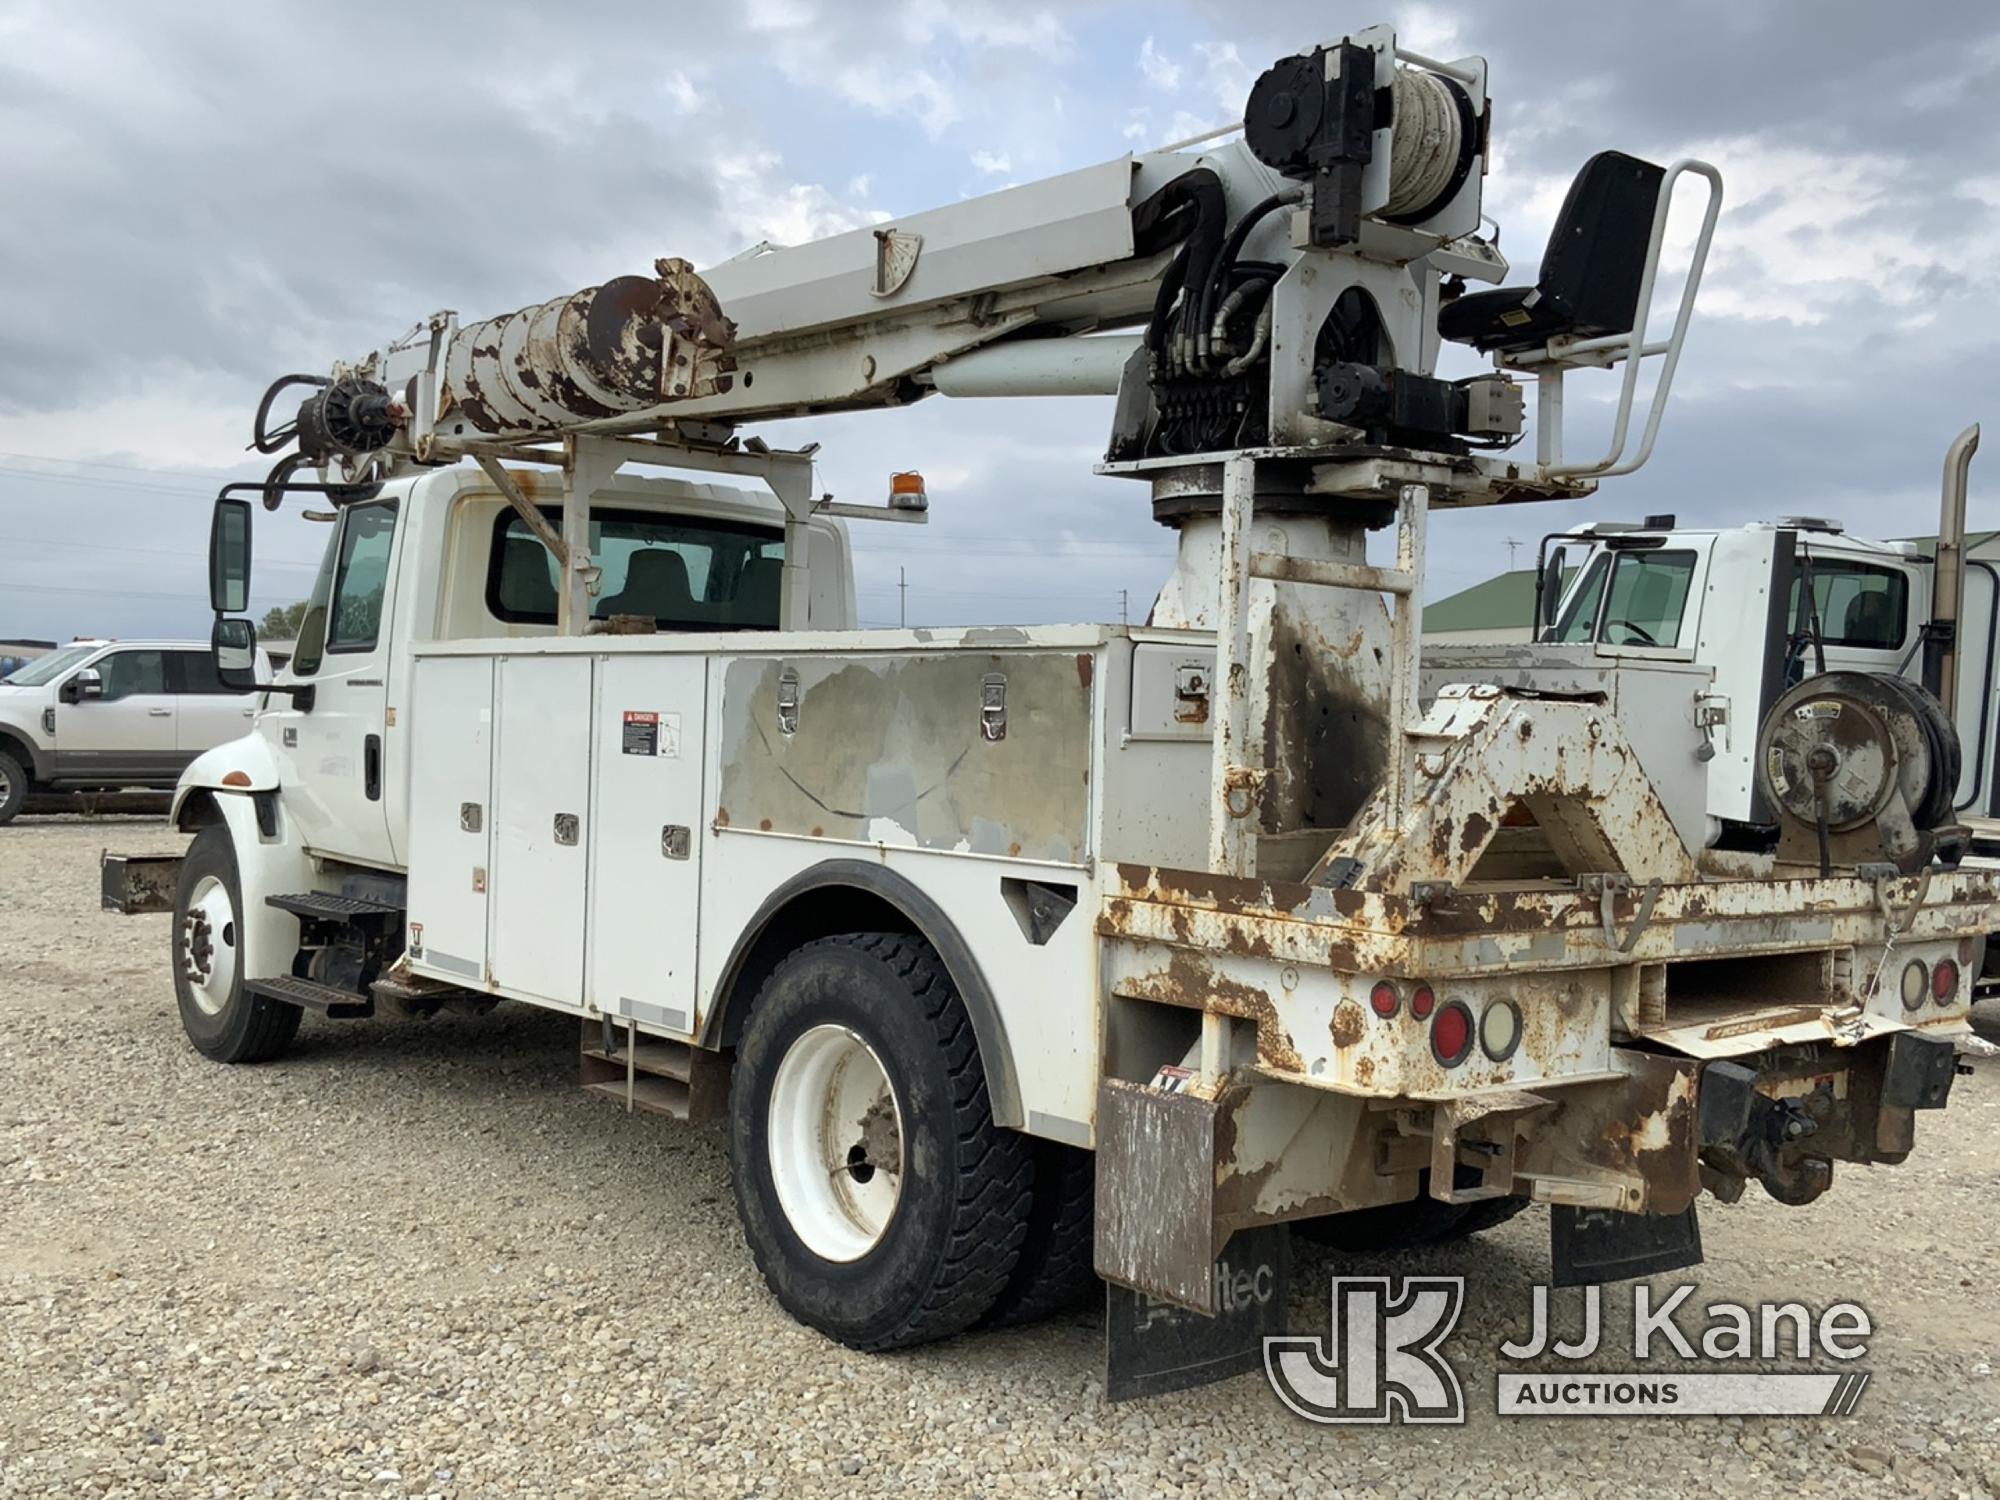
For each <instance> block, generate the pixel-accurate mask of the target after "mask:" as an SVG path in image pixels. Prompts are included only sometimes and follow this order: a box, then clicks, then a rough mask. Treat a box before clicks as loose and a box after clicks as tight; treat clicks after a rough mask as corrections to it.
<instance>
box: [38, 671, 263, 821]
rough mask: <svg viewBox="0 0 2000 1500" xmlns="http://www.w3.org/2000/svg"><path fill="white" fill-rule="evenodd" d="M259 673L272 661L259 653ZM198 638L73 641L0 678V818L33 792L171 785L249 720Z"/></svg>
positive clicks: (251, 702) (249, 708)
mask: <svg viewBox="0 0 2000 1500" xmlns="http://www.w3.org/2000/svg"><path fill="white" fill-rule="evenodd" d="M258 666H259V668H260V669H261V674H262V676H263V677H264V678H266V679H268V678H269V676H270V661H269V658H268V657H265V656H263V655H262V654H261V653H260V655H259V658H258ZM255 705H256V700H255V698H254V697H253V696H252V695H251V694H249V693H247V692H243V691H239V690H235V689H232V688H229V687H227V686H225V685H224V684H223V682H222V680H221V679H220V678H219V677H218V676H217V674H216V670H215V663H214V660H213V658H212V657H211V656H210V654H209V648H208V643H207V642H205V641H164V640H143V641H111V640H83V641H72V642H70V644H68V645H67V646H62V647H59V648H57V649H56V650H54V651H51V652H49V653H48V654H47V655H46V656H42V657H38V658H36V659H35V660H34V661H31V662H29V663H28V664H27V665H26V666H23V667H21V668H19V669H18V670H16V671H15V672H13V673H12V674H10V675H9V676H8V677H7V678H6V679H4V680H0V824H4V823H8V822H11V821H12V820H13V819H14V818H15V817H16V816H17V815H18V814H19V813H20V811H21V808H22V807H23V805H24V804H25V803H26V801H27V798H28V796H29V794H30V793H31V792H68V791H115V790H120V789H123V788H127V787H145V788H159V789H162V790H164V789H166V788H169V787H172V786H173V785H174V783H175V781H176V780H177V779H178V778H179V776H180V774H181V772H182V771H183V770H185V769H186V768H187V766H188V763H189V762H191V761H192V760H194V759H195V757H196V756H198V755H200V754H201V753H202V752H203V751H205V750H208V749H210V748H212V747H214V746H216V745H219V744H222V743H223V742H224V741H226V740H233V739H235V738H237V737H238V736H239V735H241V734H243V733H244V732H245V731H247V730H248V729H249V728H250V720H251V718H252V716H253V715H254V713H255V711H256V707H255Z"/></svg>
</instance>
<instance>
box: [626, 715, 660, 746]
mask: <svg viewBox="0 0 2000 1500" xmlns="http://www.w3.org/2000/svg"><path fill="white" fill-rule="evenodd" d="M621 748H622V749H623V750H624V752H625V753H626V754H627V755H658V754H659V753H660V716H659V715H658V714H649V713H639V712H636V711H635V710H633V709H629V708H628V709H626V710H625V741H624V744H623V746H622V747H621Z"/></svg>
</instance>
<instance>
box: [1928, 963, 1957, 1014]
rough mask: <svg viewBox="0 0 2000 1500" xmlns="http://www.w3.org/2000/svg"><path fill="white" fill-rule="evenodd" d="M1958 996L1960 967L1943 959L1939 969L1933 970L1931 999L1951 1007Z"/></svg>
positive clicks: (1938, 964)
mask: <svg viewBox="0 0 2000 1500" xmlns="http://www.w3.org/2000/svg"><path fill="white" fill-rule="evenodd" d="M1957 994H1958V965H1957V964H1955V963H1953V962H1952V961H1951V960H1950V959H1948V958H1941V959H1939V960H1938V962H1937V967H1936V968H1934V969H1932V970H1931V998H1932V999H1933V1000H1935V1001H1937V1003H1938V1004H1939V1005H1949V1004H1951V1002H1952V1000H1953V998H1954V997H1955V996H1956V995H1957Z"/></svg>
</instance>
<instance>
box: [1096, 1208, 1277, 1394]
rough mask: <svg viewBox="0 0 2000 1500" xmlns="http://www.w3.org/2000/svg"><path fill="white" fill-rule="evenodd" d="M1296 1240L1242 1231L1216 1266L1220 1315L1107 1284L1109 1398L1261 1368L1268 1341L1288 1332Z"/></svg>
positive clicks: (1270, 1231) (1187, 1386) (1271, 1227)
mask: <svg viewBox="0 0 2000 1500" xmlns="http://www.w3.org/2000/svg"><path fill="white" fill-rule="evenodd" d="M1291 1245H1292V1234H1291V1226H1290V1225H1287V1224H1266V1225H1263V1226H1261V1227H1259V1228H1256V1229H1239V1230H1237V1231H1236V1233H1235V1234H1233V1235H1231V1236H1230V1239H1229V1246H1228V1248H1227V1249H1226V1250H1224V1251H1223V1252H1222V1258H1221V1259H1220V1260H1218V1261H1217V1262H1216V1263H1215V1309H1216V1312H1215V1316H1214V1317H1212V1318H1204V1317H1203V1316H1202V1315H1201V1314H1200V1313H1197V1312H1190V1311H1189V1310H1188V1309H1187V1308H1185V1307H1181V1306H1178V1305H1177V1304H1175V1303H1172V1302H1166V1301H1163V1300H1161V1299H1160V1298H1158V1297H1149V1296H1147V1295H1146V1294H1145V1293H1144V1292H1135V1291H1132V1290H1131V1289H1130V1288H1128V1287H1122V1286H1119V1285H1118V1284H1117V1283H1116V1282H1106V1283H1105V1288H1104V1290H1105V1296H1104V1395H1105V1399H1107V1400H1110V1401H1132V1400H1136V1399H1138V1398H1139V1397H1142V1396H1162V1395H1165V1394H1166V1393H1167V1392H1168V1391H1185V1390H1191V1389H1193V1388H1194V1387H1195V1386H1201V1385H1211V1384H1213V1383H1214V1382H1216V1381H1218V1380H1227V1379H1229V1378H1230V1377H1231V1376H1233V1375H1242V1374H1245V1373H1247V1372H1249V1371H1251V1370H1255V1369H1259V1368H1261V1367H1262V1365H1263V1363H1264V1340H1265V1339H1267V1338H1272V1337H1275V1336H1277V1335H1279V1334H1283V1333H1285V1332H1287V1331H1288V1329H1287V1325H1286V1322H1285V1308H1286V1305H1287V1303H1288V1302H1289V1301H1290V1299H1291V1280H1292V1254H1291Z"/></svg>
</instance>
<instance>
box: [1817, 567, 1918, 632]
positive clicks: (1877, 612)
mask: <svg viewBox="0 0 2000 1500" xmlns="http://www.w3.org/2000/svg"><path fill="white" fill-rule="evenodd" d="M1805 562H1806V559H1804V558H1801V559H1800V564H1801V566H1800V568H1799V574H1798V577H1797V578H1796V579H1795V580H1794V581H1793V583H1792V611H1791V615H1790V619H1791V620H1792V622H1793V623H1794V625H1795V626H1796V624H1797V622H1798V620H1799V605H1800V597H1801V595H1802V593H1803V592H1804V589H1805V574H1806V568H1805ZM1811 568H1812V586H1813V592H1812V597H1813V604H1814V606H1815V611H1816V613H1817V614H1818V616H1819V629H1820V639H1821V640H1823V641H1824V642H1825V643H1826V644H1827V645H1829V646H1853V647H1858V648H1860V649H1861V650H1864V651H1894V650H1896V649H1897V648H1898V647H1900V646H1901V645H1902V644H1903V638H1904V636H1905V635H1906V634H1907V629H1906V625H1907V617H1908V615H1909V602H1910V583H1909V579H1907V578H1906V577H1904V575H1903V574H1902V573H1900V572H1898V571H1897V570H1896V569H1894V568H1877V567H1871V566H1869V565H1868V564H1867V563H1858V562H1848V561H1846V560H1844V559H1841V558H1831V557H1815V558H1813V559H1811ZM1808 623H1810V622H1808Z"/></svg>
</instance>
